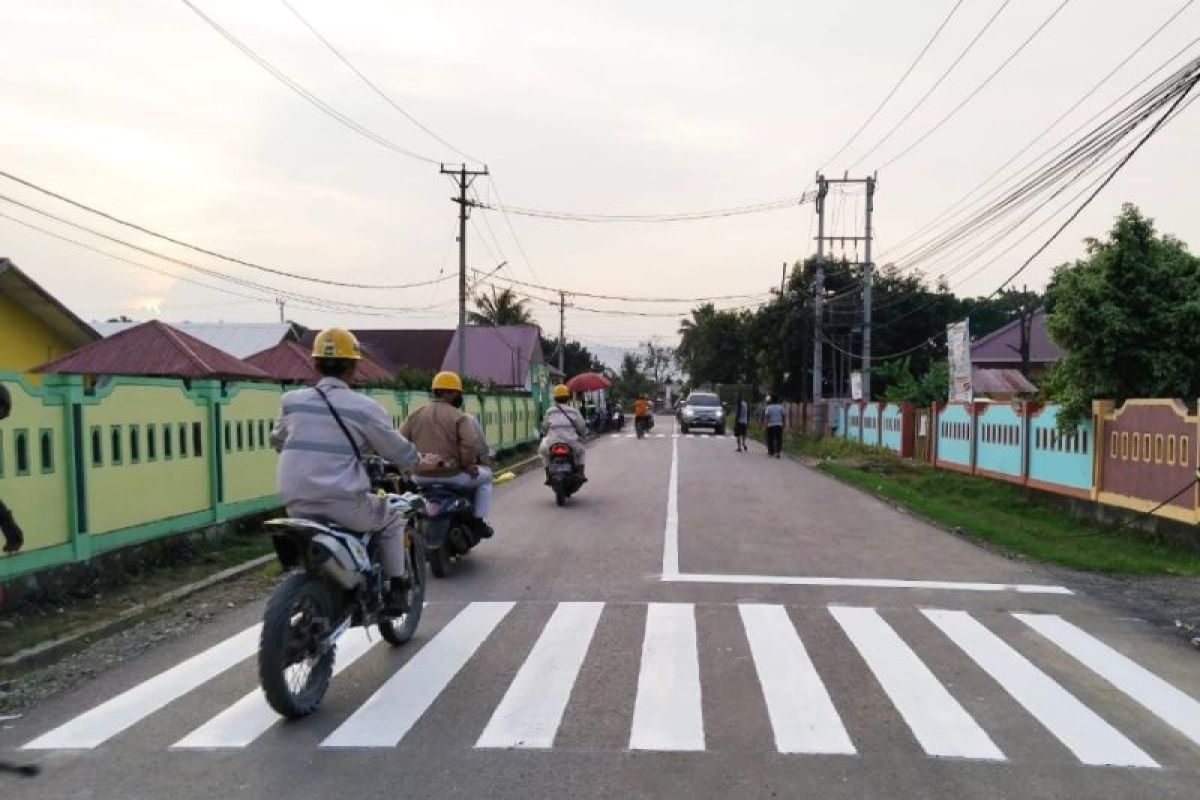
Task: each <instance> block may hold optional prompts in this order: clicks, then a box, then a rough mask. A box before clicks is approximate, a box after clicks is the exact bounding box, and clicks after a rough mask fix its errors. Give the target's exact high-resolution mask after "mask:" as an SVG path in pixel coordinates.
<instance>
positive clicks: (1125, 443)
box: [1121, 433, 1129, 461]
mask: <svg viewBox="0 0 1200 800" xmlns="http://www.w3.org/2000/svg"><path fill="white" fill-rule="evenodd" d="M1127 458H1129V434H1128V433H1122V434H1121V460H1122V461H1124V460H1125V459H1127Z"/></svg>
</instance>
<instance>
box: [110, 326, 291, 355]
mask: <svg viewBox="0 0 1200 800" xmlns="http://www.w3.org/2000/svg"><path fill="white" fill-rule="evenodd" d="M139 324H140V323H137V322H97V323H95V327H96V330H98V331H100V334H101V335H102V336H112V335H113V334H114V333H120V332H121V331H127V330H129V329H130V328H132V327H135V326H136V325H139ZM169 324H170V326H171V327H172V328H174V329H175V330H178V331H183V332H184V333H186V334H188V335H189V336H194V337H196V338H197V339H199V340H200V341H202V342H204V343H205V344H208V345H211V346H213V347H215V348H217V349H218V350H223V351H224V352H226V353H228V354H229V355H231V356H233V357H235V358H246V357H248V356H252V355H254V354H255V353H261V352H262V351H263V350H266V349H267V348H269V347H272V346H274V345H277V344H279V343H280V342H282V341H283V340H284V339H297V338H299V336H298V334H297V333H296V330H295V328H294V326H293V325H292V324H291V323H290V322H172V323H169Z"/></svg>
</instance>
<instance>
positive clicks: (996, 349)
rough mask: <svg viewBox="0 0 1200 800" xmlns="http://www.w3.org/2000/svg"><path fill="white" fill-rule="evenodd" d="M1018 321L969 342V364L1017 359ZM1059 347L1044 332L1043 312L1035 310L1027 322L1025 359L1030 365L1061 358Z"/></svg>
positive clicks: (1019, 340)
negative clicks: (1026, 357)
mask: <svg viewBox="0 0 1200 800" xmlns="http://www.w3.org/2000/svg"><path fill="white" fill-rule="evenodd" d="M1019 324H1020V320H1019V319H1016V320H1013V321H1012V322H1010V323H1008V324H1007V325H1005V326H1004V327H1003V328H998V329H997V330H994V331H992V332H991V333H989V334H988V335H987V336H982V337H980V338H979V339H977V340H975V342H974V343H972V344H971V363H972V364H1013V363H1018V362H1020V360H1021V352H1020V347H1021V329H1020V328H1019V327H1018V325H1019ZM1062 354H1063V353H1062V348H1060V347H1059V346H1058V345H1056V344H1055V343H1054V342H1053V341H1051V339H1050V334H1048V333H1047V332H1046V312H1045V310H1044V309H1040V308H1039V309H1038V310H1037V311H1035V312H1033V316H1032V318H1031V319H1030V322H1029V361H1030V362H1031V363H1033V364H1053V363H1054V362H1056V361H1058V360H1059V359H1060V358H1062Z"/></svg>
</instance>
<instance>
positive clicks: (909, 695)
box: [829, 606, 1004, 761]
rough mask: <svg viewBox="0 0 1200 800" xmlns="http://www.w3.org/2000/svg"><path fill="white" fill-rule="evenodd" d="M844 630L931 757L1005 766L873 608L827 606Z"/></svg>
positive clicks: (971, 721)
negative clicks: (978, 760)
mask: <svg viewBox="0 0 1200 800" xmlns="http://www.w3.org/2000/svg"><path fill="white" fill-rule="evenodd" d="M829 612H830V613H831V614H832V615H833V617H834V619H836V620H837V621H838V624H839V625H841V626H842V630H844V631H845V632H846V635H847V636H848V637H849V638H850V641H851V642H853V643H854V646H855V647H856V648H857V649H858V652H859V653H860V654H861V655H862V657H863V660H864V661H866V662H867V666H868V667H870V668H871V672H873V673H874V674H875V678H876V679H877V680H878V681H879V685H880V686H882V687H883V690H884V692H886V693H887V696H888V697H889V698H891V700H892V704H893V705H895V706H896V710H897V711H899V712H900V716H902V717H904V721H905V723H907V724H908V727H909V729H910V730H912V732H913V735H914V736H916V737H917V741H918V742H920V743H921V746H922V747H923V748H925V752H926V753H928V754H929V755H931V756H946V757H951V758H978V759H988V760H992V761H1003V760H1004V753H1002V752H1000V748H999V747H997V746H996V744H995V743H994V742H993V741H992V740H991V738H990V737H989V736H988V735H987V733H986V732H984V730H983V728H981V727H979V724H978V723H976V722H975V720H974V719H973V718H972V717H971V715H970V714H968V713H967V712H966V710H965V709H964V708H963V707H962V706H961V705H959V703H958V701H957V700H955V699H954V697H953V696H952V695H951V694H950V692H948V691H947V690H946V688H945V687H944V686H942V684H941V683H939V682H938V679H937V678H936V677H934V674H933V673H932V672H930V671H929V668H928V667H926V666H925V664H924V663H923V662H922V661H921V659H920V658H918V657H917V654H916V653H914V652H913V651H912V649H911V648H909V646H908V645H907V644H905V643H904V640H903V639H901V638H900V636H899V635H898V634H897V633H896V631H895V630H893V629H892V627H891V626H890V625H888V624H887V622H885V621H884V619H883V617H881V616H879V614H878V613H877V612H876V611H875V609H873V608H850V607H845V606H830V607H829Z"/></svg>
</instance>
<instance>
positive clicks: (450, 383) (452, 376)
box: [432, 372, 463, 392]
mask: <svg viewBox="0 0 1200 800" xmlns="http://www.w3.org/2000/svg"><path fill="white" fill-rule="evenodd" d="M432 388H433V389H434V390H435V391H436V390H438V389H448V390H450V391H454V392H461V391H462V390H463V387H462V378H460V377H458V373H457V372H439V373H438V374H437V375H434V376H433V386H432Z"/></svg>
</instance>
